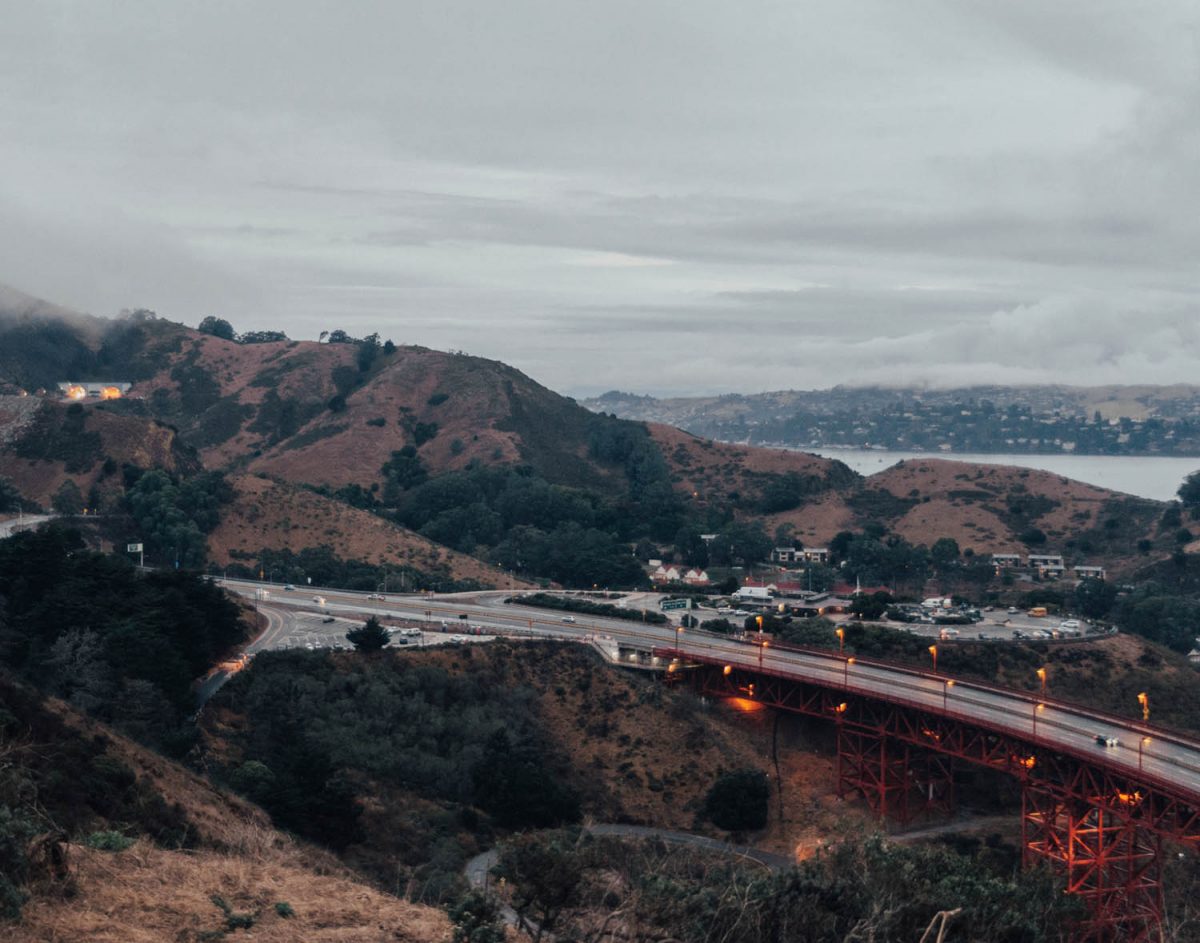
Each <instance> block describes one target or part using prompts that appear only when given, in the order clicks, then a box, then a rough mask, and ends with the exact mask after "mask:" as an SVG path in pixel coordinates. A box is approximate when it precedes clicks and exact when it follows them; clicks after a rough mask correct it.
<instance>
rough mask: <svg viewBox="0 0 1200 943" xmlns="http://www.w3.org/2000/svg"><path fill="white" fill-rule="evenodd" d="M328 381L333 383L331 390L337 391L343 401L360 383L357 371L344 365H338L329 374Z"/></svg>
mask: <svg viewBox="0 0 1200 943" xmlns="http://www.w3.org/2000/svg"><path fill="white" fill-rule="evenodd" d="M329 378H330V380H332V381H333V388H334V389H335V390H337V393H338V395H339V396H341V397H342V399H343V401H344V400H345V398H346V397H347V396H349V395H350V394H351V393H352V392H353V391H354V389H355V388H356V387H357V386H358V384H359V383H360V382H361V380H362V378H361V377H360V376H359V373H358V371H357V370H355V369H354V368H353V367H348V366H346V365H345V364H338V366H336V367H334V368H333V370H332V371H330V374H329Z"/></svg>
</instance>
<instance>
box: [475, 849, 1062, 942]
mask: <svg viewBox="0 0 1200 943" xmlns="http://www.w3.org/2000/svg"><path fill="white" fill-rule="evenodd" d="M971 850H972V851H974V856H968V855H966V854H961V853H959V852H957V851H954V850H952V849H951V848H949V847H947V846H944V845H943V846H938V845H911V846H910V845H900V844H891V843H886V842H884V841H883V840H882V839H880V838H876V837H871V838H867V839H865V840H864V839H858V840H854V839H846V840H843V841H839V842H837V843H836V844H835V845H834V846H832V847H831V848H830V849H827V850H823V851H821V852H820V853H818V854H817V855H815V856H814V857H812V858H809V859H808V860H806V861H805V862H803V863H802V864H801V865H799V866H798V867H795V868H791V869H788V870H786V871H781V872H777V873H773V874H772V873H767V872H765V871H763V870H762V869H760V868H753V867H748V866H747V865H745V864H743V863H740V862H738V861H736V860H733V859H731V858H730V857H728V856H721V857H716V856H713V855H709V854H705V853H703V852H698V851H696V850H693V849H688V848H686V847H681V846H679V845H676V844H667V843H656V842H640V843H633V842H629V841H620V840H617V839H612V838H607V837H595V836H586V835H584V836H576V835H573V834H570V833H550V834H543V835H539V836H528V837H525V838H522V839H520V840H519V841H518V842H516V843H513V844H512V845H511V846H509V848H507V849H505V850H504V851H503V852H502V854H501V864H500V868H499V870H500V871H501V873H502V874H503V875H504V877H505V878H506V879H507V880H508V882H509V884H510V886H511V887H512V890H513V897H512V902H513V906H514V907H515V908H516V909H517V910H518V912H519V913H521V914H522V915H524V916H526V917H527V918H528V919H529V920H531V921H533V922H539V918H543V919H545V920H546V921H547V924H548V925H549V927H550V928H551V929H552V930H553V932H554V934H555V936H556V937H557V938H559V939H580V938H584V937H585V934H586V928H587V927H589V926H595V923H594V920H595V915H596V914H597V913H606V914H607V913H619V914H620V915H621V919H623V920H625V921H628V922H629V923H630V924H631V925H634V926H637V927H639V929H640V931H641V934H640V935H641V936H642V937H643V938H644V939H663V940H675V941H678V943H713V941H717V940H719V941H723V943H763V941H768V940H770V941H776V940H779V941H783V940H795V941H803V943H843V941H848V940H876V941H880V943H885V941H917V940H920V939H921V938H922V934H923V933H924V932H925V930H926V928H927V927H928V926H929V924H930V921H931V920H932V919H933V918H934V917H935V916H936V915H937V914H938V913H939V912H941V911H946V910H957V911H959V912H958V914H957V915H956V916H955V917H953V918H952V919H951V921H950V924H949V927H948V929H949V932H948V933H947V935H946V939H947V940H960V941H966V940H980V941H983V940H987V941H1004V943H1017V941H1020V943H1058V941H1061V940H1063V939H1067V938H1069V935H1070V932H1071V931H1072V930H1073V929H1074V927H1073V924H1074V922H1075V921H1077V920H1079V919H1081V918H1082V917H1083V916H1084V914H1085V910H1084V907H1083V905H1082V903H1081V902H1080V900H1079V898H1078V897H1071V896H1068V895H1065V894H1063V893H1062V889H1061V887H1060V886H1059V885H1058V884H1057V883H1056V882H1055V880H1054V879H1053V878H1052V877H1051V876H1050V875H1048V874H1047V873H1045V872H1043V871H1037V870H1031V871H1025V872H1017V873H1014V871H1013V868H1012V864H1011V860H1010V859H1011V856H1009V855H1005V854H1004V853H1003V849H999V850H998V849H996V848H994V847H982V848H974V847H972V849H971ZM589 921H591V922H589ZM864 928H868V929H867V931H866V932H865V933H864ZM932 938H933V935H932V934H931V935H930V937H929V939H932Z"/></svg>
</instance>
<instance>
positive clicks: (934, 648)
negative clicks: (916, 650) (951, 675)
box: [929, 645, 937, 674]
mask: <svg viewBox="0 0 1200 943" xmlns="http://www.w3.org/2000/svg"><path fill="white" fill-rule="evenodd" d="M929 654H930V656H931V657H932V658H933V673H934V674H937V646H936V645H930V646H929Z"/></svg>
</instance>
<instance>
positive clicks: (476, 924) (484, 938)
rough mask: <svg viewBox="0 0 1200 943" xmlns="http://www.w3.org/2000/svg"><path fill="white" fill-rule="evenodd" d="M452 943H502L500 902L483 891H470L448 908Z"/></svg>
mask: <svg viewBox="0 0 1200 943" xmlns="http://www.w3.org/2000/svg"><path fill="white" fill-rule="evenodd" d="M449 913H450V922H451V923H452V924H453V925H454V934H453V936H452V937H451V940H452V941H453V943H504V941H505V939H506V936H505V933H504V917H503V914H502V913H501V910H500V902H499V901H498V900H496V898H495V897H493V896H492V895H490V894H487V893H484V892H483V891H477V890H471V891H468V892H467V893H466V894H464V895H463V896H462V897H460V898H459V899H458V900H457V901H456V902H455V903H454V904H453V905H452V906H451V907H450V911H449Z"/></svg>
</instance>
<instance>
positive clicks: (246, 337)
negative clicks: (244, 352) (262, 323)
mask: <svg viewBox="0 0 1200 943" xmlns="http://www.w3.org/2000/svg"><path fill="white" fill-rule="evenodd" d="M286 340H288V336H287V335H286V334H284V333H283V331H247V332H246V333H244V334H242V335H241V336H240V337H238V341H239V342H240V343H243V344H274V343H278V342H280V341H286Z"/></svg>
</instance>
